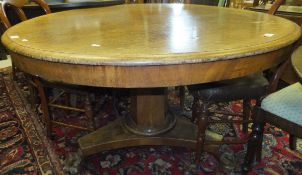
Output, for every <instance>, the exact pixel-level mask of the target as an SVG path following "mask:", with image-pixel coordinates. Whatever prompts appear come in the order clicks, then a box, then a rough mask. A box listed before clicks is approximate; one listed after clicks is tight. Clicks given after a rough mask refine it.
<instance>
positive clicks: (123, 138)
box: [78, 117, 218, 156]
mask: <svg viewBox="0 0 302 175" xmlns="http://www.w3.org/2000/svg"><path fill="white" fill-rule="evenodd" d="M123 120H124V119H117V120H115V121H113V122H111V123H109V124H108V125H106V126H104V127H102V128H100V129H98V130H96V131H94V132H92V133H90V134H88V135H85V136H83V137H81V138H80V139H79V140H78V142H79V145H80V149H81V151H82V153H83V155H84V156H89V155H92V154H95V153H98V152H101V151H105V150H112V149H118V148H124V147H132V146H140V145H170V146H180V147H188V148H191V149H195V146H196V134H197V126H196V125H194V124H193V123H191V122H189V121H187V120H185V119H182V118H180V117H177V121H176V125H175V127H174V128H172V129H171V130H169V131H167V132H166V133H163V134H159V135H156V136H143V135H137V134H134V133H132V132H130V131H128V130H127V129H126V128H125V126H124V123H125V122H124V121H123ZM204 148H205V151H207V152H211V153H217V151H218V145H205V147H204Z"/></svg>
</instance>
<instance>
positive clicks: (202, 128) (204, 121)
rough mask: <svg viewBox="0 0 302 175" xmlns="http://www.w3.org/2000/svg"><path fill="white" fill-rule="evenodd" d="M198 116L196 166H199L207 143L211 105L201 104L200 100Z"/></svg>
mask: <svg viewBox="0 0 302 175" xmlns="http://www.w3.org/2000/svg"><path fill="white" fill-rule="evenodd" d="M196 106H197V110H201V111H197V114H200V115H198V116H197V123H198V131H197V142H196V157H195V163H196V165H198V164H199V161H200V156H201V153H202V152H203V148H204V142H205V136H206V129H207V126H208V118H209V111H208V107H209V103H205V102H204V103H203V104H202V103H201V101H200V100H198V102H197V104H196Z"/></svg>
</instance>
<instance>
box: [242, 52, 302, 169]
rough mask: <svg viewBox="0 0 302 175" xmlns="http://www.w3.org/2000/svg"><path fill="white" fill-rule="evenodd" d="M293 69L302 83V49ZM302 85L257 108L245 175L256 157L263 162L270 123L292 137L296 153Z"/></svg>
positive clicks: (273, 96) (301, 125)
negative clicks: (262, 151)
mask: <svg viewBox="0 0 302 175" xmlns="http://www.w3.org/2000/svg"><path fill="white" fill-rule="evenodd" d="M291 60H292V64H293V67H294V69H295V71H296V72H297V75H298V76H299V77H300V82H302V81H301V79H302V46H300V47H299V48H298V49H296V50H295V52H294V53H293V54H292V57H291ZM301 114H302V85H301V84H300V83H299V82H298V83H295V84H292V85H290V86H288V87H285V88H283V89H281V90H279V91H277V92H274V93H272V94H269V95H268V96H266V97H265V98H264V99H263V100H262V103H261V106H260V107H257V108H256V113H255V117H254V124H253V127H252V133H251V135H250V138H249V141H248V148H247V154H246V157H245V161H244V164H243V172H244V173H247V172H248V170H249V169H250V165H251V163H252V162H253V160H254V158H255V157H256V160H257V161H260V160H261V150H262V140H263V132H264V131H263V130H264V125H265V124H266V123H269V124H271V125H274V126H276V127H278V128H280V129H282V130H284V131H286V132H288V133H289V134H290V138H289V147H290V149H295V148H296V145H295V141H296V137H300V138H301V137H302V117H301Z"/></svg>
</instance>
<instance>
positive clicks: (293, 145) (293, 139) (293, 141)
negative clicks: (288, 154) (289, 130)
mask: <svg viewBox="0 0 302 175" xmlns="http://www.w3.org/2000/svg"><path fill="white" fill-rule="evenodd" d="M296 143H297V137H296V136H294V135H289V148H290V149H291V150H296V148H297V145H296Z"/></svg>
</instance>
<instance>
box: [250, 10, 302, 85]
mask: <svg viewBox="0 0 302 175" xmlns="http://www.w3.org/2000/svg"><path fill="white" fill-rule="evenodd" d="M271 6H272V5H271V4H266V5H261V6H256V7H249V8H247V9H249V10H253V11H257V12H263V13H267V11H268V10H269V9H270V7H271ZM276 15H277V16H280V17H283V18H285V19H289V20H291V21H293V22H295V23H297V24H298V25H302V6H293V5H282V6H280V8H279V9H278V11H277V13H276ZM281 79H282V80H283V81H285V82H287V83H289V84H292V83H295V82H296V81H297V80H299V77H298V76H297V74H296V73H295V71H294V69H293V67H292V66H291V65H290V64H289V65H288V67H287V68H286V69H285V71H284V73H283V75H282V76H281Z"/></svg>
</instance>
